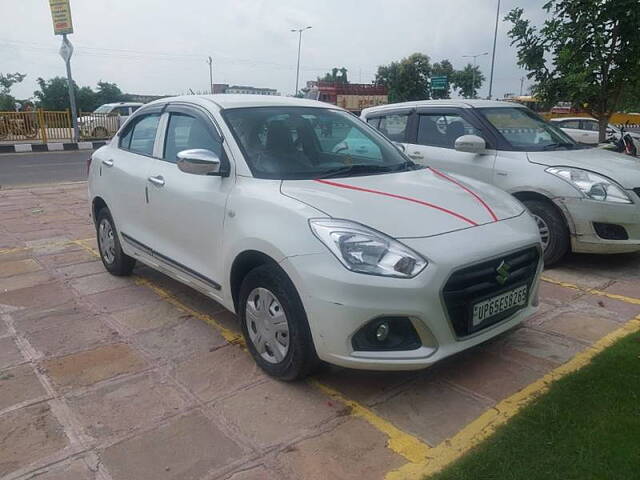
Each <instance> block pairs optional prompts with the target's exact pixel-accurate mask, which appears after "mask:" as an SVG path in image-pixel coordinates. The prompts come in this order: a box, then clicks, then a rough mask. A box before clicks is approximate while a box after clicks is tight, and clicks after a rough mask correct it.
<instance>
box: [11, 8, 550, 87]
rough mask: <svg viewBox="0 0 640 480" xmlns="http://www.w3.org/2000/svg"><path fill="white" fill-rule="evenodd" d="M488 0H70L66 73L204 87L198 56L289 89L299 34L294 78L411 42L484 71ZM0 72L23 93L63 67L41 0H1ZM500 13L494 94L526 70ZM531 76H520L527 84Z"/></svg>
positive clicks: (388, 53)
mask: <svg viewBox="0 0 640 480" xmlns="http://www.w3.org/2000/svg"><path fill="white" fill-rule="evenodd" d="M497 3H498V0H321V1H318V0H315V1H300V0H181V1H179V2H177V1H174V0H135V1H132V0H104V1H100V2H98V1H95V0H71V9H72V16H73V23H74V28H75V32H74V33H73V34H72V35H70V36H69V38H70V40H71V42H72V43H73V45H74V47H75V52H74V55H73V58H72V69H73V77H74V80H75V81H76V83H77V84H78V85H80V86H91V87H93V88H95V85H96V83H97V82H98V81H100V80H103V81H108V82H115V83H117V84H118V85H119V86H120V88H121V89H122V90H123V91H125V92H127V93H137V94H149V95H173V94H182V93H188V92H189V89H191V90H193V91H196V92H200V91H206V90H207V89H208V85H209V66H208V64H207V56H209V55H210V56H211V57H213V66H214V73H213V77H214V82H215V83H229V84H241V85H253V86H258V87H269V88H276V89H277V90H278V91H279V92H281V93H282V94H284V95H290V94H293V92H294V90H295V79H296V57H297V49H298V37H297V34H295V33H292V32H291V29H292V28H300V27H306V26H312V27H313V28H312V29H311V30H308V31H306V32H304V34H303V39H302V60H301V72H300V77H301V81H300V83H301V85H304V83H305V82H306V81H307V80H315V79H316V77H318V76H319V75H322V74H324V73H325V72H327V71H329V70H330V69H331V68H332V67H334V66H335V67H343V66H344V67H346V68H347V69H348V71H349V79H350V81H351V82H363V83H369V82H371V81H372V80H373V79H374V78H375V72H376V71H377V67H378V66H379V65H384V64H388V63H390V62H392V61H396V60H400V59H402V58H404V57H406V56H408V55H410V54H412V53H414V52H421V53H424V54H426V55H428V56H429V57H430V58H431V60H432V62H436V61H439V60H442V59H444V58H447V59H449V60H450V61H451V62H452V63H453V65H454V67H456V68H461V67H463V66H464V65H465V64H466V63H467V62H468V61H469V60H470V59H468V58H463V56H464V55H473V54H479V53H483V52H489V55H487V56H482V57H479V58H478V65H479V66H480V68H481V70H482V72H483V73H484V74H485V76H486V77H487V82H485V85H484V86H483V88H482V89H481V90H480V92H479V95H480V96H486V95H487V93H488V85H489V82H488V77H489V72H490V68H491V50H492V44H493V32H494V25H495V15H496V7H497ZM540 4H541V2H540V1H539V0H520V1H517V0H502V5H501V10H500V18H501V19H502V18H503V17H504V16H505V15H506V13H507V12H508V11H509V10H510V9H511V8H513V7H516V6H519V7H522V8H524V9H525V12H526V15H527V16H529V17H530V18H532V19H533V20H534V21H536V22H540V21H541V20H542V18H543V12H542V10H541V8H540ZM0 14H1V16H2V18H3V22H2V24H3V26H2V29H0V73H12V72H21V73H25V74H27V78H26V79H25V80H24V82H23V83H22V84H20V85H17V86H15V87H14V89H13V90H12V94H13V95H14V96H16V97H18V98H28V97H31V96H32V95H33V91H34V90H36V89H37V86H36V79H37V78H38V77H43V78H45V79H47V78H50V77H53V76H58V75H59V76H64V75H65V67H64V62H63V60H62V59H61V58H60V56H59V54H58V49H59V47H60V43H61V37H57V36H54V34H53V27H52V22H51V14H50V11H49V2H48V1H47V0H20V1H9V0H4V1H2V3H1V5H0ZM508 29H509V28H508V24H506V23H504V22H502V21H501V22H500V25H499V30H498V42H497V50H496V61H495V73H494V88H493V96H494V97H502V96H503V95H504V94H505V93H507V92H509V93H515V94H519V92H520V79H521V78H522V77H523V76H524V75H525V74H526V72H524V71H523V70H521V69H520V68H519V67H518V66H517V64H516V51H515V48H514V47H511V46H510V39H509V38H508V37H507V31H508ZM528 85H529V81H528V80H525V83H524V89H525V92H526V89H527V86H528Z"/></svg>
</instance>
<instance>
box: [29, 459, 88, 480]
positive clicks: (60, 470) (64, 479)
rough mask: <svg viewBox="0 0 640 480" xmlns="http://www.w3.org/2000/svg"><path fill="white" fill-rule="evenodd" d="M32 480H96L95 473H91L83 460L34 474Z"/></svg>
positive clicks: (63, 463)
mask: <svg viewBox="0 0 640 480" xmlns="http://www.w3.org/2000/svg"><path fill="white" fill-rule="evenodd" d="M30 478H33V480H96V473H95V472H92V471H91V470H90V469H89V467H88V466H87V464H86V463H85V462H84V461H83V460H67V461H64V462H62V463H59V464H56V465H53V466H51V467H47V468H45V469H44V470H41V471H39V472H36V473H35V475H34V476H33V477H30Z"/></svg>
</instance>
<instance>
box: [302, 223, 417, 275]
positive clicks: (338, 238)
mask: <svg viewBox="0 0 640 480" xmlns="http://www.w3.org/2000/svg"><path fill="white" fill-rule="evenodd" d="M309 226H310V227H311V230H312V231H313V233H314V234H315V235H316V237H318V238H319V239H320V241H321V242H322V243H324V244H325V245H326V246H327V248H329V250H331V252H332V253H333V254H334V255H335V256H336V257H337V258H338V260H340V262H341V263H342V264H343V265H344V266H345V267H346V268H348V269H349V270H351V271H353V272H359V273H367V274H369V275H381V276H383V277H399V278H413V277H415V276H416V275H417V274H419V273H420V272H421V271H422V270H423V269H424V267H426V266H427V261H426V260H425V259H424V258H422V257H421V256H420V255H418V254H417V253H416V252H414V251H413V250H411V249H410V248H408V247H406V246H404V245H402V244H401V243H400V242H398V241H396V240H394V239H393V238H390V237H388V236H386V235H385V234H383V233H380V232H378V231H376V230H373V229H371V228H368V227H365V226H364V225H360V224H359V223H355V222H349V221H347V220H334V219H331V218H315V219H311V220H309Z"/></svg>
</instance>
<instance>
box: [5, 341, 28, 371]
mask: <svg viewBox="0 0 640 480" xmlns="http://www.w3.org/2000/svg"><path fill="white" fill-rule="evenodd" d="M24 361H25V359H24V357H23V356H22V353H20V350H19V349H18V346H17V345H16V343H15V342H14V341H13V338H11V337H4V338H0V368H7V367H10V366H12V365H17V364H19V363H22V362H24Z"/></svg>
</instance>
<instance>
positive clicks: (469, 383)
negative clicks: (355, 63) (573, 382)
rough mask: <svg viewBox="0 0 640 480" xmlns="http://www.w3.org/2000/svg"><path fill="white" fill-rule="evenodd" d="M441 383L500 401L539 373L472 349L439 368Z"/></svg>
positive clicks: (532, 380)
mask: <svg viewBox="0 0 640 480" xmlns="http://www.w3.org/2000/svg"><path fill="white" fill-rule="evenodd" d="M440 374H441V375H442V377H440V378H442V379H444V380H446V381H449V382H451V383H452V384H454V385H458V386H460V387H462V388H465V389H467V390H468V391H470V392H474V393H476V394H479V395H482V396H484V397H487V398H490V399H493V400H495V401H500V400H502V399H504V398H506V397H508V396H510V395H512V394H513V393H515V392H517V391H518V390H520V389H522V388H523V387H525V386H527V385H529V384H530V383H532V382H534V381H535V380H537V379H538V377H539V373H538V372H536V371H534V370H532V369H529V368H527V367H524V366H522V365H521V364H518V363H516V362H514V361H511V360H508V359H505V358H500V357H499V356H497V355H495V354H493V353H491V352H488V351H486V350H482V349H480V348H476V349H472V350H470V351H468V352H465V353H463V354H461V355H458V356H456V357H454V358H451V359H450V361H448V362H446V363H445V364H442V365H441V366H440Z"/></svg>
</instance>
